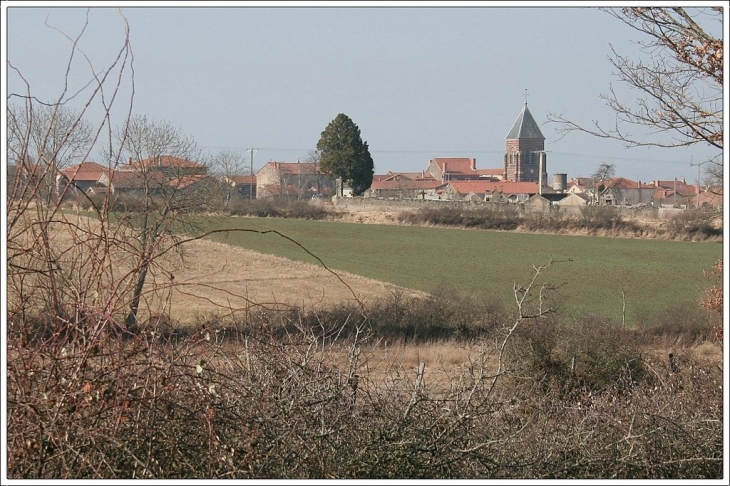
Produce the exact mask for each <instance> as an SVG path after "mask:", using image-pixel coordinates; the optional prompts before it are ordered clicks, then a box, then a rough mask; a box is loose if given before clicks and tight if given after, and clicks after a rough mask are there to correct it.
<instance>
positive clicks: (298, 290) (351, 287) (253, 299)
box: [171, 240, 421, 322]
mask: <svg viewBox="0 0 730 486" xmlns="http://www.w3.org/2000/svg"><path fill="white" fill-rule="evenodd" d="M336 273H337V275H338V276H339V279H338V278H337V277H336V276H335V275H333V274H332V272H330V271H328V270H327V269H325V268H323V267H321V266H317V265H314V264H309V263H302V262H295V261H293V260H289V259H287V258H283V257H277V256H273V255H266V254H262V253H258V252H255V251H252V250H246V249H243V248H239V247H234V246H230V245H226V244H223V243H216V242H211V241H206V240H198V241H192V242H190V243H188V244H187V246H186V257H185V264H184V265H183V266H181V267H179V268H178V269H176V270H175V273H174V276H175V279H174V280H175V287H174V290H173V292H172V305H171V311H172V317H173V318H174V319H177V320H179V321H181V322H188V321H193V320H195V319H196V317H199V316H201V315H210V314H221V313H230V312H245V311H248V310H250V309H251V307H261V306H263V307H266V308H282V307H296V308H299V309H302V310H304V312H307V311H310V310H313V309H316V308H325V307H329V306H333V305H336V304H342V303H355V302H357V301H358V300H359V301H360V302H363V303H367V302H370V301H372V300H374V299H379V298H382V297H385V296H387V295H388V294H389V293H390V292H391V291H392V290H394V289H396V288H397V287H396V286H394V285H391V284H388V283H386V282H381V281H378V280H372V279H368V278H365V277H360V276H358V275H353V274H349V273H346V272H341V271H338V272H336ZM340 279H341V280H340ZM401 290H402V291H403V292H404V293H405V295H407V296H416V295H421V293H420V292H416V291H412V290H409V289H401Z"/></svg>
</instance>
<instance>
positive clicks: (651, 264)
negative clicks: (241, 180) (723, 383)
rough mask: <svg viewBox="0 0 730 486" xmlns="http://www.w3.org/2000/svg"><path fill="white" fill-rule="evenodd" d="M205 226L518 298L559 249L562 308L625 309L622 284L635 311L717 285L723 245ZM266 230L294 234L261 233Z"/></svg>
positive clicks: (432, 284) (217, 220)
mask: <svg viewBox="0 0 730 486" xmlns="http://www.w3.org/2000/svg"><path fill="white" fill-rule="evenodd" d="M200 226H201V229H202V230H213V229H222V228H239V229H245V230H252V231H245V232H232V233H228V234H216V235H213V236H211V237H210V238H211V239H213V240H215V241H219V242H222V243H227V244H231V245H236V246H241V247H244V248H248V249H252V250H256V251H259V252H262V253H269V254H275V255H279V256H283V257H286V258H290V259H293V260H299V261H304V262H309V263H317V260H316V259H315V258H314V257H312V256H311V255H309V254H308V253H307V251H305V250H303V249H302V248H301V247H300V246H299V245H297V244H296V243H299V244H300V245H301V246H303V247H304V248H306V249H307V250H308V251H309V252H311V253H312V254H314V255H316V256H317V257H319V258H320V259H321V260H322V262H323V263H324V264H325V265H327V266H328V267H330V268H331V269H337V270H343V271H347V272H350V273H354V274H357V275H362V276H365V277H368V278H372V279H376V280H382V281H386V282H390V283H393V284H395V285H399V286H403V287H407V288H411V289H416V290H421V291H425V292H434V291H438V289H439V288H449V287H451V288H456V289H460V290H463V291H466V292H469V293H474V294H476V295H480V296H483V297H484V298H486V299H490V300H495V301H499V302H503V303H505V304H506V305H512V306H513V305H514V304H513V303H514V295H513V290H512V289H513V285H514V283H515V282H517V283H520V284H524V283H527V281H528V280H529V278H530V277H531V275H532V266H533V264H535V265H541V264H545V263H547V262H548V261H550V260H551V259H552V260H553V261H554V262H556V263H554V264H553V266H552V267H551V268H550V269H548V270H547V273H545V279H546V280H547V281H548V282H550V283H551V284H555V285H561V288H560V295H561V297H560V299H561V302H562V306H563V308H564V309H566V310H568V311H570V312H575V313H598V314H603V315H609V316H613V317H619V316H620V315H621V308H622V300H621V297H620V295H621V289H622V288H623V289H624V290H625V295H626V301H627V315H628V316H631V315H632V314H634V313H635V312H636V311H638V310H641V311H643V312H650V313H654V312H659V311H662V310H667V309H672V308H675V306H677V305H678V304H681V303H684V302H698V300H699V299H700V297H701V294H702V292H703V289H705V288H706V287H707V286H708V285H709V282H708V281H707V280H706V279H705V278H704V275H703V270H704V269H709V268H711V267H712V265H713V264H714V262H715V261H717V260H718V259H719V258H720V257H721V255H722V244H721V243H693V242H680V241H665V240H650V239H624V238H601V237H588V236H566V235H546V234H526V233H511V232H493V231H478V230H462V229H446V228H432V227H415V226H396V225H374V224H368V225H362V224H355V223H342V222H322V221H304V220H295V219H274V218H237V217H233V218H231V217H206V218H205V219H203V220H201V222H200ZM266 231H276V232H279V233H281V234H282V235H285V236H286V238H283V237H281V236H279V235H278V234H276V233H273V232H272V233H267V234H259V233H256V232H266ZM289 239H291V240H294V241H295V242H296V243H294V242H292V241H290V240H289ZM630 323H631V322H630V319H629V324H630Z"/></svg>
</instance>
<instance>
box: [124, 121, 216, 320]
mask: <svg viewBox="0 0 730 486" xmlns="http://www.w3.org/2000/svg"><path fill="white" fill-rule="evenodd" d="M116 135H117V139H118V143H119V146H120V154H122V155H123V156H128V158H127V160H128V162H129V163H128V164H127V165H125V166H121V167H120V168H119V170H118V171H116V173H115V175H114V178H117V179H119V178H120V177H123V176H125V175H130V174H131V175H132V178H133V179H134V180H135V185H136V187H135V189H136V193H135V198H136V204H135V210H134V211H131V212H129V213H127V214H124V215H123V216H122V221H123V222H124V223H125V224H126V225H127V226H128V227H129V228H133V231H134V233H135V237H134V238H133V240H131V241H134V242H135V247H134V249H133V250H132V252H133V254H134V258H135V259H136V261H137V263H136V265H134V268H133V270H132V273H133V275H134V277H133V280H134V285H133V291H132V298H131V302H130V304H129V312H128V314H127V317H126V319H125V325H126V327H127V328H128V329H129V328H132V327H134V326H136V325H137V324H138V319H137V316H138V312H139V308H140V301H141V298H142V294H143V289H144V286H145V282H146V280H147V275H148V273H149V271H150V270H151V269H152V268H153V266H154V265H153V264H154V262H155V261H156V260H157V259H158V256H159V255H162V254H165V253H168V252H169V251H170V250H172V249H174V250H176V251H178V252H180V254H181V255H182V253H181V252H182V247H181V246H180V245H178V242H179V238H178V237H177V236H175V234H174V232H173V226H175V231H181V230H190V229H192V227H191V225H190V219H189V218H187V215H188V214H189V213H190V212H191V211H193V210H195V209H196V208H200V207H201V206H204V205H205V204H206V203H207V202H208V201H209V200H210V198H211V194H210V191H209V190H200V189H198V188H196V189H195V190H190V187H191V185H193V184H194V183H197V182H198V181H199V180H200V179H202V178H204V177H206V176H207V171H208V167H207V166H205V165H203V164H200V163H198V162H196V161H201V160H202V159H203V156H202V153H201V150H200V149H199V147H198V145H197V143H196V142H195V140H194V139H193V138H192V137H190V136H188V135H185V134H184V133H183V132H182V130H181V129H179V128H176V127H174V126H172V125H171V124H170V123H169V122H167V121H156V120H153V119H150V118H148V117H147V116H146V115H135V116H132V117H131V118H130V119H129V120H128V121H127V123H126V124H124V125H123V126H122V127H121V128H120V129H119V130H118V131H117V134H116ZM209 182H210V181H209ZM113 183H114V180H112V184H113ZM173 278H174V276H173Z"/></svg>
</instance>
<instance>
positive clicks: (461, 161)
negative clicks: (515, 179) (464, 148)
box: [425, 157, 504, 182]
mask: <svg viewBox="0 0 730 486" xmlns="http://www.w3.org/2000/svg"><path fill="white" fill-rule="evenodd" d="M476 164H477V159H475V158H468V157H437V158H433V159H431V160H430V161H429V162H428V169H426V171H425V172H426V174H425V175H428V176H430V177H431V178H433V179H438V180H440V181H443V182H446V181H454V180H479V179H482V180H495V181H498V180H502V179H503V175H504V174H503V172H502V170H501V169H477V167H476Z"/></svg>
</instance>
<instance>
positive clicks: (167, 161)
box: [120, 155, 205, 170]
mask: <svg viewBox="0 0 730 486" xmlns="http://www.w3.org/2000/svg"><path fill="white" fill-rule="evenodd" d="M146 167H163V168H168V167H205V166H204V165H202V164H198V163H196V162H192V161H190V160H186V159H181V158H179V157H173V156H172V155H162V156H160V157H152V158H149V159H144V160H140V161H138V162H132V163H131V164H127V165H125V166H123V167H121V168H120V169H121V170H129V169H137V170H139V169H143V168H146Z"/></svg>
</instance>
